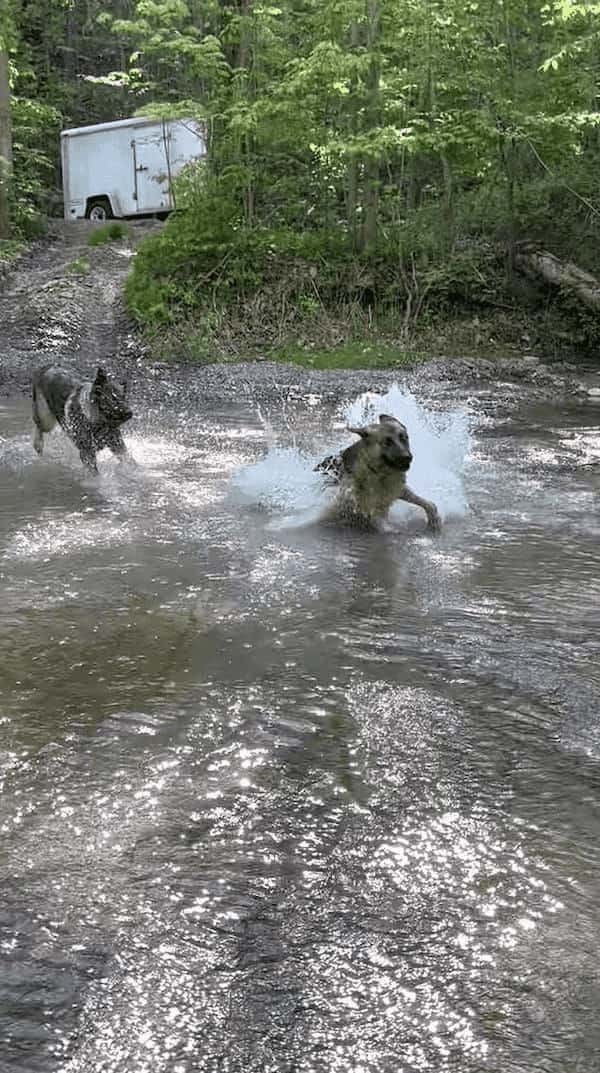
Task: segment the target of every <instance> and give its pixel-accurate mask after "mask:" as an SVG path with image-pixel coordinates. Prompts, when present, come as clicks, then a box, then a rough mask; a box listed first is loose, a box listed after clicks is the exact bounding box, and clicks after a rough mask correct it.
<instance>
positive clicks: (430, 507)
mask: <svg viewBox="0 0 600 1073" xmlns="http://www.w3.org/2000/svg"><path fill="white" fill-rule="evenodd" d="M400 499H403V500H404V502H405V503H413V504H414V505H415V507H421V509H422V510H424V511H425V513H426V515H427V526H428V528H429V529H432V530H433V532H434V533H439V531H440V529H441V528H442V519H441V518H440V513H439V511H438V509H437V507H436V505H435V503H431V502H430V501H429V500H428V499H423V498H422V496H418V495H417V493H416V492H413V490H412V488H409V487H408V485H407V484H406V485H405V486H404V491H403V492H402V495H401V496H400Z"/></svg>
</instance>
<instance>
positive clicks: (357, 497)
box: [315, 414, 442, 532]
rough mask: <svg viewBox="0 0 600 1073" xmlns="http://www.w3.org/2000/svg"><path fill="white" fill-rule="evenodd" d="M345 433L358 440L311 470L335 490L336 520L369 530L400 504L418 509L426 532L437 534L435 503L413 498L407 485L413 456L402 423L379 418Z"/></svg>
mask: <svg viewBox="0 0 600 1073" xmlns="http://www.w3.org/2000/svg"><path fill="white" fill-rule="evenodd" d="M348 431H349V432H354V433H355V434H356V435H357V436H360V439H359V440H358V441H357V442H356V443H353V444H351V445H350V447H346V449H345V450H344V451H342V452H341V453H340V454H339V455H328V456H327V458H324V459H323V461H322V462H319V464H318V466H316V467H315V469H316V471H318V472H321V473H324V474H325V476H326V479H327V480H328V482H329V483H331V484H335V485H337V486H338V488H339V494H338V496H337V498H336V502H335V505H334V508H333V509H334V513H335V515H336V516H337V517H339V518H341V519H342V520H344V521H349V522H351V523H353V524H356V525H361V526H363V527H368V528H370V527H374V526H377V524H378V523H379V522H381V521H382V520H383V519H384V518H385V517H386V515H387V513H388V511H389V509H390V507H391V505H392V503H394V502H396V500H400V499H401V500H404V502H405V503H413V504H414V505H415V506H416V507H421V508H422V510H424V511H425V514H426V515H427V524H428V527H429V529H431V530H433V531H434V532H438V531H439V530H440V528H441V524H442V523H441V518H440V515H439V512H438V509H437V507H436V506H435V503H430V502H429V500H427V499H423V498H422V497H421V496H419V495H417V494H416V492H413V491H412V489H411V488H409V486H408V485H407V483H406V474H407V473H408V470H409V468H410V464H411V462H412V457H413V456H412V453H411V450H410V444H409V440H408V432H407V430H406V427H405V426H404V425H403V424H402V422H401V421H398V420H396V418H395V417H391V416H390V415H389V414H381V416H380V418H379V421H378V422H376V423H374V424H372V425H367V426H365V427H364V428H349V429H348Z"/></svg>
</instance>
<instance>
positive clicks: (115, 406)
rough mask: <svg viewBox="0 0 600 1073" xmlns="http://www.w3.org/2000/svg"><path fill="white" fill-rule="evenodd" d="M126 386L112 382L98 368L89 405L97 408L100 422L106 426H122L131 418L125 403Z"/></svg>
mask: <svg viewBox="0 0 600 1073" xmlns="http://www.w3.org/2000/svg"><path fill="white" fill-rule="evenodd" d="M126 396H127V384H126V383H125V381H118V380H113V378H112V377H111V376H108V375H107V374H106V373H105V371H104V369H102V368H98V371H97V373H96V377H95V379H94V382H93V384H92V390H91V394H90V401H91V403H92V404H93V405H94V406H95V407H96V408H97V413H98V416H99V418H100V420H101V421H102V422H103V423H104V424H106V425H112V426H113V427H115V426H117V425H122V424H124V422H125V421H129V420H130V418H131V417H133V413H132V411H131V410H130V409H129V406H128V405H127V401H126Z"/></svg>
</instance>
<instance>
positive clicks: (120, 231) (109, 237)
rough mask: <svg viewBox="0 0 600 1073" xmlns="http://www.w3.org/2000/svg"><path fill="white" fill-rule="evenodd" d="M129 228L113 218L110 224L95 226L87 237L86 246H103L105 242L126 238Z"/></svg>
mask: <svg viewBox="0 0 600 1073" xmlns="http://www.w3.org/2000/svg"><path fill="white" fill-rule="evenodd" d="M128 234H129V228H128V227H127V224H124V223H121V221H120V220H113V221H112V223H110V224H103V226H102V227H97V228H96V229H95V230H94V231H92V233H91V235H89V237H88V246H104V245H105V244H106V243H107V242H119V241H120V240H121V239H123V238H127V236H128Z"/></svg>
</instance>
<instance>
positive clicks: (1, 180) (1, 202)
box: [0, 47, 12, 238]
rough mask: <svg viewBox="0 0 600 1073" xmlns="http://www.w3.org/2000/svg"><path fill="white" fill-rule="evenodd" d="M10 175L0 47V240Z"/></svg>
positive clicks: (4, 62) (6, 232)
mask: <svg viewBox="0 0 600 1073" xmlns="http://www.w3.org/2000/svg"><path fill="white" fill-rule="evenodd" d="M11 173H12V125H11V118H10V85H9V81H8V52H7V51H6V49H4V48H1V47H0V238H8V237H9V236H10V180H11Z"/></svg>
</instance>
